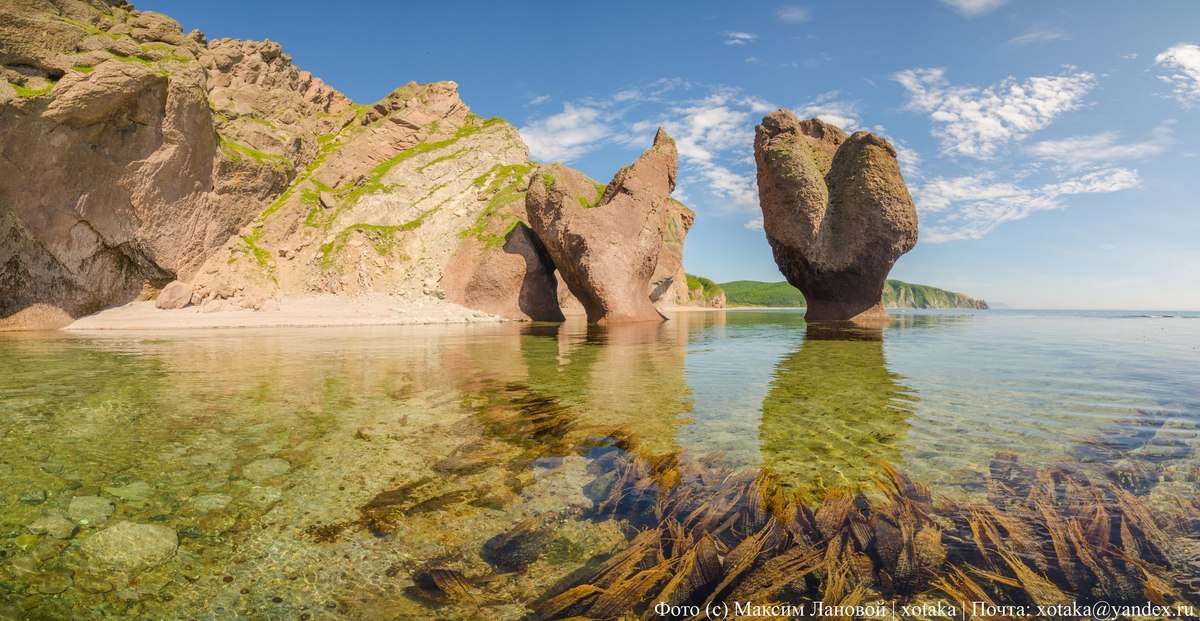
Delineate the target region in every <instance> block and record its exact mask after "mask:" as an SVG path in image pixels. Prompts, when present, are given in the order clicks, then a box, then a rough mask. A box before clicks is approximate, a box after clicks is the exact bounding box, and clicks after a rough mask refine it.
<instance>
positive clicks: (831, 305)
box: [754, 110, 917, 321]
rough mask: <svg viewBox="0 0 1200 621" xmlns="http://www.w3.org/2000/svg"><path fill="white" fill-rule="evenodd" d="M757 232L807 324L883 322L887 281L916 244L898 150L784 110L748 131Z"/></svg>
mask: <svg viewBox="0 0 1200 621" xmlns="http://www.w3.org/2000/svg"><path fill="white" fill-rule="evenodd" d="M754 158H755V161H756V163H757V164H758V194H759V202H760V204H761V206H762V211H763V228H764V229H765V231H766V234H767V240H768V241H769V242H770V243H771V249H772V251H773V252H774V255H775V262H776V263H777V264H778V265H779V269H780V271H781V272H783V275H784V276H785V277H786V278H787V280H788V282H790V283H791V284H792V285H793V286H795V287H796V288H798V289H800V290H801V291H802V292H803V293H804V297H805V298H806V299H807V301H808V312H807V314H806V315H805V317H806V318H807V319H809V320H855V321H878V320H886V318H887V313H886V312H885V311H884V310H883V306H882V304H881V298H882V293H883V286H884V281H885V280H886V279H887V275H888V272H889V271H891V269H892V265H894V264H895V262H896V259H897V258H899V257H900V255H902V254H904V253H905V252H908V251H909V250H911V249H912V247H913V246H914V245H915V244H916V242H917V212H916V208H915V207H914V206H913V202H912V198H911V197H910V196H909V194H908V188H907V187H906V186H905V185H904V179H903V178H902V177H901V175H900V166H899V164H898V163H897V161H896V150H895V149H894V148H893V147H892V145H891V144H889V143H888V142H887V141H886V140H884V139H883V138H881V137H879V136H877V135H875V134H872V133H868V132H863V131H860V132H856V133H855V134H853V135H852V136H849V137H847V136H846V132H844V131H842V130H841V129H838V128H837V127H834V126H832V125H829V124H827V123H824V122H822V121H821V120H819V119H810V120H808V121H800V120H798V119H797V118H796V117H795V116H794V115H793V114H792V113H791V112H788V111H787V110H778V111H776V112H773V113H771V114H769V115H767V116H766V117H764V118H763V121H762V123H761V124H760V125H759V126H758V127H757V128H756V129H755V137H754Z"/></svg>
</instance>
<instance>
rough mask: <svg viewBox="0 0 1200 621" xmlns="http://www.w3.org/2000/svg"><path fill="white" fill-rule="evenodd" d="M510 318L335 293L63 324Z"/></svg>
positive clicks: (144, 308) (133, 310) (140, 307)
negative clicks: (273, 306) (267, 305)
mask: <svg viewBox="0 0 1200 621" xmlns="http://www.w3.org/2000/svg"><path fill="white" fill-rule="evenodd" d="M502 321H508V320H506V319H503V318H501V317H497V316H495V315H489V314H487V313H483V312H479V311H474V310H471V309H469V308H465V307H463V306H459V305H457V304H452V303H450V302H445V301H442V300H437V299H434V298H420V299H407V298H401V297H397V296H389V295H362V296H356V297H344V296H335V295H325V296H316V297H310V298H293V299H284V300H281V301H280V302H279V308H278V309H277V310H259V311H254V310H248V309H238V310H222V311H217V312H207V313H206V312H203V311H202V310H201V308H200V307H197V306H189V307H187V308H184V309H181V310H161V309H159V308H156V307H155V306H154V302H131V303H129V304H126V305H125V306H119V307H117V308H111V309H108V310H105V311H101V312H99V313H96V314H94V315H88V316H87V317H82V318H80V319H78V320H76V321H75V322H74V323H72V324H70V325H68V326H66V327H65V328H63V329H64V330H71V331H92V330H193V329H205V328H267V327H292V328H299V327H331V326H388V325H418V324H439V323H497V322H502Z"/></svg>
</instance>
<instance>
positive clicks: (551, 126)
mask: <svg viewBox="0 0 1200 621" xmlns="http://www.w3.org/2000/svg"><path fill="white" fill-rule="evenodd" d="M519 131H520V133H521V139H522V140H524V141H525V144H527V145H529V154H530V155H531V156H533V158H534V159H537V160H541V161H546V162H551V161H560V162H570V161H571V160H573V159H575V158H577V157H579V156H581V155H583V154H584V153H587V152H588V151H591V150H592V149H594V148H595V147H596V146H597V145H598V143H599V142H600V141H601V140H603V139H604V138H606V137H608V136H609V134H611V133H612V132H611V129H610V127H609V126H608V124H607V122H606V121H605V120H604V118H603V115H602V112H601V111H600V110H599V109H597V108H590V107H584V106H575V105H572V104H564V105H563V111H562V112H559V113H558V114H554V115H551V116H548V117H546V118H543V119H538V120H535V121H532V122H530V123H529V124H528V125H526V126H525V127H522V128H520V130H519Z"/></svg>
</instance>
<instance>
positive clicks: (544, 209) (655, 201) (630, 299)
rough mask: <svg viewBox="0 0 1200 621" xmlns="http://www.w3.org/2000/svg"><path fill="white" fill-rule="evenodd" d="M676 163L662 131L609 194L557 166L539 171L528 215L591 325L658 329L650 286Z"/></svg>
mask: <svg viewBox="0 0 1200 621" xmlns="http://www.w3.org/2000/svg"><path fill="white" fill-rule="evenodd" d="M677 166H678V155H677V153H676V150H675V142H674V141H673V140H671V138H670V136H667V133H666V132H665V131H663V130H661V129H660V130H659V131H658V134H657V135H656V136H655V137H654V145H653V146H652V147H651V148H650V150H648V151H646V152H645V153H644V154H642V156H641V157H640V158H638V160H637V161H636V162H634V164H633V165H632V166H629V167H627V168H623V169H621V170H620V171H619V172H618V173H617V175H616V176H615V177H613V180H612V181H611V182H610V183H609V184H608V186H607V187H604V188H600V187H598V186H597V185H596V184H594V183H593V182H592V180H591V179H588V177H587V176H586V175H584V174H583V173H580V172H578V171H575V170H572V169H570V168H567V167H566V166H563V165H561V164H552V165H550V166H545V167H542V168H539V169H538V170H536V171H535V172H534V174H533V178H532V179H531V180H530V182H529V193H528V195H527V196H526V202H525V207H526V210H527V211H528V212H529V223H530V227H531V228H532V229H533V231H534V233H536V234H537V236H538V238H539V239H541V240H542V243H543V244H545V246H546V250H547V251H548V252H549V254H550V257H551V259H552V260H553V261H554V265H555V266H556V267H557V268H558V271H559V274H560V276H561V278H562V279H563V281H564V282H565V283H566V285H567V287H568V288H569V289H570V291H571V293H572V294H573V295H574V296H575V297H576V298H577V299H578V300H579V302H580V303H581V304H583V307H584V310H585V311H586V312H587V317H588V321H589V322H592V323H624V322H639V321H662V320H663V316H662V314H660V313H659V312H658V310H657V309H655V308H654V305H653V304H652V303H651V301H650V295H649V293H648V292H649V291H650V280H651V278H652V277H653V276H654V273H655V268H656V267H657V266H658V261H659V254H660V252H661V251H662V247H663V229H664V227H665V226H666V222H667V218H668V216H669V214H670V203H671V192H672V191H673V190H674V189H675V174H676V169H677Z"/></svg>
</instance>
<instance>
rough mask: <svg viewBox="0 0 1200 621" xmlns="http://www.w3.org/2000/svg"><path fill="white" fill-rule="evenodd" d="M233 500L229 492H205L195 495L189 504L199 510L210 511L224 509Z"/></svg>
mask: <svg viewBox="0 0 1200 621" xmlns="http://www.w3.org/2000/svg"><path fill="white" fill-rule="evenodd" d="M231 502H233V497H232V496H230V495H228V494H205V495H203V496H195V497H193V498H192V499H191V500H189V501H188V504H189V505H191V507H192V508H193V509H195V510H197V511H200V512H202V513H208V512H209V511H219V510H221V509H224V508H225V507H228V506H229V503H231Z"/></svg>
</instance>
